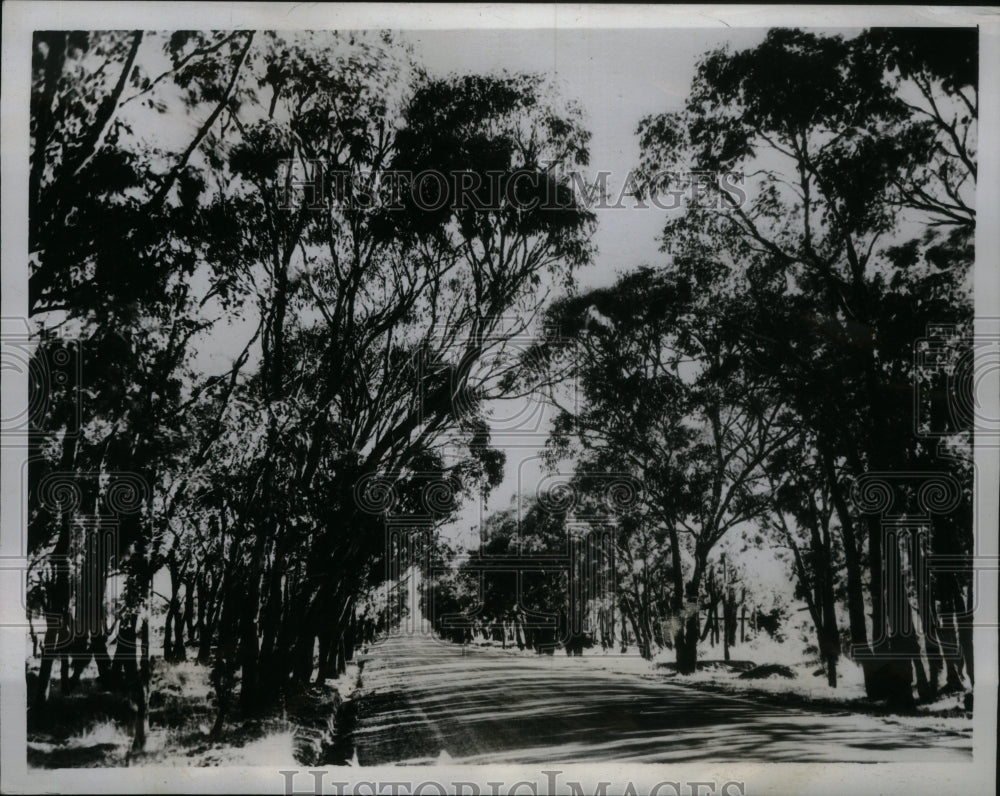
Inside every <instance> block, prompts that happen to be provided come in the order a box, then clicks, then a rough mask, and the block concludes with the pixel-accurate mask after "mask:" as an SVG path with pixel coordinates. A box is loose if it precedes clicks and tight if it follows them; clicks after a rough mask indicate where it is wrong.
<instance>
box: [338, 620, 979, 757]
mask: <svg viewBox="0 0 1000 796" xmlns="http://www.w3.org/2000/svg"><path fill="white" fill-rule="evenodd" d="M361 660H364V669H363V672H362V689H361V692H360V693H359V697H358V700H359V701H358V705H357V714H356V723H355V728H354V733H353V744H354V748H355V750H356V753H357V760H358V763H359V764H360V765H366V766H370V765H380V764H388V763H397V764H421V763H425V764H426V763H434V762H448V763H456V764H489V763H525V764H528V763H543V762H544V763H551V762H557V761H558V762H565V763H571V762H578V763H583V762H586V763H594V762H599V761H604V760H616V761H633V762H637V763H654V762H665V761H677V762H681V761H700V760H717V761H741V762H748V761H790V762H791V761H798V762H811V761H840V762H853V761H860V762H876V761H908V760H919V761H922V762H927V761H932V760H938V761H943V760H955V761H963V760H964V761H968V760H969V759H970V756H971V743H972V741H971V730H967V731H961V730H944V729H940V728H938V729H932V728H929V727H925V726H921V723H920V720H919V719H916V718H906V719H898V720H897V719H883V718H879V717H876V716H868V715H855V714H847V713H842V714H830V713H816V712H808V711H804V710H794V709H790V708H786V707H781V708H779V707H773V706H767V705H759V704H756V703H754V702H751V701H748V700H744V699H739V698H734V697H728V696H723V695H719V694H715V693H708V692H704V691H699V690H697V689H695V688H692V687H689V686H678V685H672V684H669V683H665V682H662V681H661V680H660V679H659V678H657V676H656V675H654V674H652V673H650V674H649V675H646V676H641V675H638V674H623V673H615V672H609V671H606V670H603V669H601V668H599V667H598V666H595V665H594V664H593V663H592V662H589V661H587V660H586V659H580V658H568V657H567V656H566V655H564V654H562V653H558V652H557V653H556V655H555V656H553V657H549V656H530V655H524V654H519V655H514V654H511V653H507V652H503V651H501V650H490V649H479V648H474V647H470V648H462V647H460V646H457V645H453V644H450V643H446V642H443V641H439V640H437V639H434V638H428V637H426V636H414V637H395V638H390V639H387V640H385V641H382V642H380V643H378V644H376V645H374V646H373V647H372V648H371V649H370V650H369V652H368V654H367V655H365V656H362V657H361Z"/></svg>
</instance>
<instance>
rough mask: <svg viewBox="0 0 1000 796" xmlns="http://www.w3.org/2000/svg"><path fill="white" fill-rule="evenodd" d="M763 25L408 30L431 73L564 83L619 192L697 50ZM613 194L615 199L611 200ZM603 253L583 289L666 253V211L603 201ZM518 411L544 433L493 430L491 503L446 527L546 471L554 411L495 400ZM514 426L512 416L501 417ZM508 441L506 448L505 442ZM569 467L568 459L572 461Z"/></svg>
mask: <svg viewBox="0 0 1000 796" xmlns="http://www.w3.org/2000/svg"><path fill="white" fill-rule="evenodd" d="M765 35H766V30H763V29H746V28H744V29H738V30H709V29H703V30H699V29H687V30H682V29H674V30H599V29H593V30H587V29H577V30H516V31H514V30H507V31H505V30H464V31H414V32H409V33H407V34H405V39H406V40H407V41H409V42H411V43H412V44H413V46H414V49H415V54H416V56H417V59H418V61H419V62H421V63H422V64H423V65H424V66H425V68H426V69H427V70H428V71H429V72H430V73H431V74H433V75H444V74H447V73H449V72H458V73H488V72H493V71H499V70H504V69H506V70H508V71H512V72H514V71H527V72H539V73H542V74H544V75H546V76H548V77H550V78H552V79H553V80H554V82H555V84H556V87H557V90H558V91H559V92H560V93H561V94H562V95H563V96H564V97H565V98H566V99H572V100H576V101H577V102H578V103H579V104H580V105H581V106H582V107H583V110H584V124H585V125H586V127H587V128H588V129H589V130H590V131H591V133H592V138H591V140H590V165H589V166H588V167H587V168H586V169H585V170H584V174H585V176H588V177H590V178H594V177H596V175H597V173H598V172H600V171H607V172H611V175H612V176H611V177H610V178H609V179H608V191H609V193H610V195H611V196H612V197H617V196H618V192H619V191H620V190H621V188H622V186H623V185H624V184H625V181H626V179H627V175H628V173H629V171H630V170H631V169H634V168H635V167H636V166H638V163H639V141H638V138H637V136H636V135H635V131H636V127H637V126H638V124H639V120H640V119H642V118H643V117H644V116H647V115H649V114H653V113H661V112H664V111H669V110H678V109H680V107H681V105H682V104H683V102H684V99H685V97H686V96H687V92H688V88H689V86H690V85H691V79H692V78H693V76H694V71H695V65H696V63H697V61H698V59H699V58H700V57H701V56H702V55H703V54H704V53H706V52H708V51H709V50H713V49H715V48H717V47H720V46H722V45H724V44H727V43H728V44H730V45H731V46H732V47H733V48H734V49H743V48H746V47H750V46H753V45H755V44H757V43H758V42H760V41H761V40H763V38H764V36H765ZM612 203H613V201H612ZM597 215H598V228H597V233H596V235H595V243H596V245H597V247H598V253H597V257H596V258H595V262H594V264H593V265H592V266H590V267H588V268H586V269H584V270H582V271H581V272H580V273H579V275H578V283H579V286H580V288H581V289H586V288H588V287H599V286H603V285H607V284H610V283H611V282H612V281H613V280H614V278H615V275H616V274H617V273H618V272H620V271H623V270H631V269H632V268H635V267H636V266H638V265H640V264H643V263H656V262H658V261H659V260H660V258H661V256H662V255H660V253H659V243H658V240H657V238H658V236H659V234H660V232H661V231H662V228H663V223H664V220H665V213H664V212H663V211H662V210H657V209H655V208H653V207H651V206H650V207H649V208H648V209H638V208H635V207H631V206H627V207H623V208H618V209H615V208H607V209H604V210H598V211H597ZM518 412H523V413H524V415H525V416H529V417H531V418H532V420H531V421H530V422H531V428H536V429H537V432H538V433H537V436H535V437H534V438H532V436H530V435H525V434H521V435H517V436H513V435H512V436H500V435H497V434H495V435H494V442H495V444H497V445H498V446H500V447H504V448H505V450H506V453H507V466H506V472H505V478H504V481H503V483H502V484H501V485H500V486H499V487H498V488H497V489H496V490H494V492H493V493H492V494H491V495H490V496H489V498H488V500H487V502H486V504H485V506H482V505H467V506H466V507H465V509H464V510H463V512H462V513H461V515H460V516H459V518H458V519H457V520H456V521H455V523H453V525H452V526H451V527H450V528H449V529H448V535H449V536H450V537H452V538H454V539H456V540H459V541H461V542H463V543H465V544H474V543H475V541H476V539H477V534H478V531H477V530H476V529H477V528H478V525H479V522H480V520H481V518H482V517H483V516H485V514H486V513H489V512H492V511H496V510H498V509H502V508H506V507H508V506H510V505H511V501H512V500H513V499H514V497H515V496H516V495H517V494H518V493H519V492H521V493H522V494H524V493H528V494H533V493H534V491H535V488H536V485H537V483H538V481H539V480H540V478H541V477H542V468H541V462H540V460H539V458H538V454H539V448H541V447H542V445H544V440H545V434H546V431H547V428H548V419H549V417H550V416H551V414H552V412H551V410H548V409H542V410H539V415H538V416H535V414H534V413H533V408H532V407H531V406H527V405H526V404H525V402H524V401H517V402H495V404H494V420H495V421H502V420H503V419H505V418H510V417H512V416H514V415H516V414H517V413H518ZM496 425H497V426H498V427H500V426H502V427H506V428H509V427H510V425H509V424H508V423H503V422H497V423H496ZM508 446H509V447H508ZM567 469H568V468H567Z"/></svg>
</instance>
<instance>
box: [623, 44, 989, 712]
mask: <svg viewBox="0 0 1000 796" xmlns="http://www.w3.org/2000/svg"><path fill="white" fill-rule="evenodd" d="M974 36H975V34H974V32H973V31H954V32H949V33H947V34H944V33H941V32H937V33H936V34H931V33H923V34H913V35H910V34H908V33H904V32H896V31H891V32H879V31H873V32H866V33H865V34H864V35H861V36H858V37H856V38H854V39H845V38H843V37H842V36H825V35H819V34H813V33H806V32H802V31H798V30H774V31H771V32H770V33H768V35H767V37H766V38H765V40H764V41H763V42H762V43H761V44H760V45H759V46H757V47H753V48H750V49H747V50H744V51H741V52H729V51H725V50H720V51H716V52H712V53H709V54H708V55H706V56H705V58H704V59H703V60H702V61H701V63H700V64H699V66H698V69H697V72H696V76H695V79H694V82H693V84H692V89H691V93H690V96H689V98H688V100H687V102H686V105H685V107H684V109H683V110H682V111H680V112H677V113H671V114H661V115H658V116H654V117H650V118H647V119H645V120H644V121H643V122H642V123H641V125H640V128H639V134H640V137H641V144H642V150H643V166H644V169H645V171H646V173H647V175H648V179H649V184H650V186H655V185H658V184H659V185H662V184H663V183H665V182H666V183H669V182H670V181H671V180H672V179H675V177H673V176H672V175H676V174H678V173H690V172H692V171H696V172H709V173H713V174H716V175H718V174H720V173H731V172H744V173H747V174H749V175H750V176H751V177H752V178H753V180H754V185H753V187H752V188H751V189H750V190H749V191H748V192H747V193H748V195H749V196H750V201H749V202H745V201H741V199H742V197H740V196H739V195H737V194H735V193H734V192H732V191H726V190H717V191H714V192H712V191H711V190H710V191H709V193H711V195H712V197H713V199H712V201H711V202H710V203H704V205H705V206H701V207H697V206H694V207H689V208H687V210H686V212H684V213H682V214H680V215H679V216H677V217H675V218H673V219H670V220H669V221H668V222H667V224H666V226H665V230H664V246H665V248H666V249H667V250H668V251H686V252H690V251H692V250H701V251H702V252H704V253H705V256H716V255H717V253H718V252H719V251H720V249H721V250H723V251H727V252H729V253H730V256H731V257H732V258H733V260H734V261H735V262H738V263H741V270H742V272H743V273H745V274H747V275H748V277H749V282H750V286H751V287H750V289H749V290H748V291H747V296H748V297H750V298H752V299H753V301H754V302H755V303H756V306H757V311H756V313H755V320H752V321H749V322H748V326H747V330H746V331H747V334H746V336H745V340H746V345H745V351H744V353H745V356H746V357H747V358H748V360H749V361H752V362H754V363H756V367H757V368H759V370H760V371H761V372H763V373H769V374H771V375H772V376H773V377H775V378H776V379H778V381H779V383H780V384H782V385H783V386H782V388H781V391H782V393H783V395H784V399H785V400H786V401H788V403H789V405H790V406H791V407H793V408H794V409H795V411H796V413H797V414H798V416H799V417H800V419H801V422H802V423H803V424H805V426H806V427H808V428H809V429H810V430H811V431H812V432H813V434H814V440H815V444H816V446H817V451H818V453H819V456H820V460H821V461H823V462H824V470H825V472H826V477H827V481H828V486H829V487H830V489H831V495H832V499H833V503H834V506H835V510H836V512H837V515H838V519H839V521H840V524H841V532H842V535H843V539H844V550H845V554H846V555H847V578H848V591H849V595H850V605H849V607H850V616H851V622H850V624H851V635H852V641H853V644H854V648H855V650H856V652H857V655H858V657H859V658H864V659H865V660H864V666H865V673H866V685H867V690H868V694H869V695H870V696H872V697H876V698H887V699H890V700H892V701H893V702H895V703H896V704H900V705H907V704H910V703H911V702H912V692H911V682H912V666H911V663H912V661H913V660H914V649H913V646H912V644H913V641H912V639H911V638H907V637H905V633H904V629H903V627H902V626H901V627H895V626H893V625H892V623H891V622H888V620H887V616H888V614H887V606H886V601H887V595H886V593H885V587H886V584H885V583H884V582H883V570H884V569H885V568H886V567H893V566H895V563H894V562H893V560H892V559H893V558H894V557H895V556H896V555H897V551H895V550H894V549H892V550H885V549H883V543H882V525H881V518H880V517H878V516H875V515H870V514H869V515H863V514H861V513H860V512H859V511H858V510H857V507H855V506H852V505H851V503H850V500H849V498H848V496H847V494H846V493H845V491H844V489H845V487H847V486H849V485H850V483H851V482H852V481H853V480H854V479H855V478H857V477H859V476H861V475H863V474H865V473H875V474H878V473H882V474H886V473H892V472H898V471H914V470H927V471H929V470H931V469H932V468H942V469H945V470H946V471H950V472H953V473H954V474H955V475H956V477H960V478H964V477H965V476H964V475H963V473H962V470H963V468H964V465H961V464H960V463H956V461H955V460H954V459H953V458H947V457H946V456H943V455H942V450H943V449H942V448H940V447H936V446H935V443H934V442H933V441H931V442H928V441H927V440H926V439H914V430H915V429H918V428H919V422H918V421H919V419H920V418H919V417H916V416H914V410H913V407H914V401H913V400H912V396H911V395H910V394H909V392H908V391H909V390H912V388H913V384H914V378H915V376H917V377H918V376H919V374H916V373H915V372H914V369H913V364H912V363H913V345H914V341H915V340H916V339H918V338H921V337H923V336H924V335H925V334H926V331H927V325H928V324H929V323H951V324H955V325H958V326H959V327H961V326H962V325H963V324H967V323H968V319H969V315H970V310H971V302H970V300H969V294H968V281H967V278H968V267H969V264H970V263H971V247H970V240H971V239H970V238H969V230H970V228H971V225H972V224H973V223H974V210H973V204H972V201H973V198H972V191H973V189H974V177H975V160H974V159H975V120H976V116H977V104H978V103H977V100H976V82H975V69H973V68H970V66H969V59H970V57H972V56H971V55H970V53H974V52H975V39H974ZM945 38H947V41H948V42H951V43H953V44H954V43H955V42H961V46H958V47H948V48H946V47H942V46H941V44H943V43H944V42H945ZM932 41H933V44H932ZM712 184H715V183H713V182H712V181H709V188H711V185H712ZM709 204H711V205H713V206H712V207H709V206H707V205H709ZM914 229H916V230H918V231H919V232H918V234H917V236H916V237H914V236H913V232H912V230H914ZM945 252H947V253H948V254H947V255H945V254H944V253H945ZM957 432H958V433H956V434H955V435H953V436H954V437H955V439H954V440H953V443H954V444H953V445H952V446H951V448H950V450H951V452H954V451H955V450H959V451H960V450H961V448H962V446H963V444H967V443H963V442H962V439H961V436H962V433H961V429H959V430H957ZM955 445H957V448H956V447H955ZM950 520H952V523H951V524H952V525H954V521H957V515H956V516H954V517H951V518H950ZM956 531H957V529H956V528H952V529H951V530H948V529H945V528H942V533H940V534H936V535H937V536H938V542H941V541H943V540H942V538H941V537H942V536H952V537H953V536H954V534H955V532H956ZM958 533H959V536H961V533H962V532H960V531H959V532H958ZM935 544H937V543H935ZM956 544H958V546H959V547H967V546H968V545H967V543H966V542H958V541H957V540H956ZM865 556H867V567H865V565H864V561H865ZM865 569H866V570H867V571H864V570H865ZM866 576H867V579H868V582H869V591H868V597H869V599H870V602H871V606H872V626H871V628H870V630H871V636H869V628H868V627H867V623H866V620H865V606H864V602H863V599H862V596H861V594H862V589H863V580H864V579H865V577H866ZM967 594H968V592H967V590H963V593H962V595H959V599H964V597H965V596H967ZM903 624H904V625H905V622H904V623H903ZM968 652H971V650H969V651H968Z"/></svg>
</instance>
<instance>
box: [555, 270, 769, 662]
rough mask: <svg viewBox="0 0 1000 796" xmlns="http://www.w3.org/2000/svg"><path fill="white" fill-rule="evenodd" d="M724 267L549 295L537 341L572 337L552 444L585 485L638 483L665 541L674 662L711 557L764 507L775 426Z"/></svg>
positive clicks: (644, 274)
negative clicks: (750, 364)
mask: <svg viewBox="0 0 1000 796" xmlns="http://www.w3.org/2000/svg"><path fill="white" fill-rule="evenodd" d="M726 276H727V269H726V268H725V267H724V265H723V264H722V263H719V262H714V261H711V260H708V259H687V258H676V259H675V261H674V263H673V264H672V265H671V266H668V267H665V268H662V269H652V268H648V267H646V268H640V269H638V270H637V271H635V272H632V273H629V274H625V275H623V276H621V277H620V278H619V280H618V281H617V282H616V283H615V285H613V286H612V287H611V288H607V289H602V290H595V291H592V292H590V293H585V294H583V295H580V296H575V297H572V298H567V299H564V300H561V301H558V302H556V303H555V304H554V305H553V306H552V308H551V309H550V311H549V317H548V322H549V324H550V325H551V326H552V327H553V328H558V329H559V330H560V338H559V342H556V343H550V344H548V345H549V347H550V348H551V347H553V346H560V345H562V346H565V345H566V344H567V342H568V341H572V344H573V345H574V346H575V351H574V356H573V359H572V365H570V366H569V371H570V373H571V375H572V377H573V378H575V380H576V383H577V384H578V394H577V398H576V400H577V405H578V408H575V409H574V408H573V407H571V406H568V405H565V404H560V402H559V399H558V397H556V396H555V393H553V396H554V397H553V400H554V401H555V402H556V404H557V405H558V406H560V409H561V411H560V414H559V417H558V419H557V420H556V422H555V430H554V433H553V437H552V440H551V444H552V445H553V446H554V447H555V450H556V451H557V453H558V455H572V456H574V457H576V459H577V462H578V464H577V472H578V475H579V477H580V478H581V479H582V481H583V483H584V484H586V480H587V476H588V474H598V475H599V474H601V473H607V472H623V473H628V474H630V475H631V476H633V477H634V478H636V479H637V480H638V481H639V482H640V483H642V484H643V489H644V493H645V496H644V499H643V506H644V512H643V515H644V516H643V520H642V521H643V522H645V523H648V524H649V527H650V528H656V529H659V530H660V532H661V534H662V535H664V536H665V538H666V541H667V544H668V547H669V550H670V557H671V559H670V565H669V571H670V573H671V576H672V578H673V583H672V592H671V596H670V607H671V613H672V616H673V619H672V621H673V625H674V630H673V634H674V638H673V643H674V645H675V649H676V655H677V665H678V670H679V671H681V672H685V673H687V672H692V671H694V669H695V665H696V657H697V643H698V640H699V637H700V631H701V628H700V619H699V601H700V596H701V591H702V588H703V585H704V582H703V581H704V577H705V575H706V574H707V569H708V563H709V556H710V554H711V553H712V551H713V550H714V549H715V547H716V545H717V544H718V543H719V541H720V540H721V539H722V538H723V537H724V536H725V535H726V533H727V532H728V531H730V530H731V529H732V528H734V527H737V526H739V525H740V524H742V523H744V522H747V521H749V520H752V519H753V518H755V517H756V516H757V515H758V513H759V512H760V511H761V510H762V508H763V505H764V503H763V500H762V496H761V494H760V491H761V486H762V482H763V478H764V470H763V464H764V462H765V461H766V459H767V457H768V456H769V454H770V452H771V451H772V450H773V449H774V447H775V446H776V445H778V444H780V442H781V440H782V439H784V438H785V437H787V432H784V436H783V435H782V434H777V435H774V434H773V433H772V432H773V430H774V429H775V428H777V427H779V424H778V423H777V420H778V419H779V418H780V417H781V415H782V412H783V408H782V402H781V401H780V400H773V402H772V403H770V404H768V402H767V398H768V397H771V394H770V393H769V391H768V386H767V384H766V383H764V382H760V383H754V382H753V376H752V374H750V373H749V372H747V371H745V370H744V369H743V368H742V367H741V364H740V361H739V359H738V358H737V356H736V352H737V350H738V337H737V336H735V335H734V329H735V328H737V327H738V314H737V313H736V312H735V311H734V312H727V310H726V309H725V307H727V306H729V307H736V306H738V301H737V299H736V297H734V296H732V295H729V293H728V290H727V289H724V288H723V285H724V284H725V281H724V280H725V278H726ZM540 345H543V346H544V345H545V344H544V343H543V344H540ZM539 360H540V361H541V362H545V363H547V362H550V361H552V356H551V353H543V354H542V355H541V356H540V357H539ZM637 634H638V635H640V636H641V635H642V634H641V632H640V631H639V630H638V629H637ZM643 647H644V649H645V652H646V654H650V650H649V645H648V644H644V645H643Z"/></svg>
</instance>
